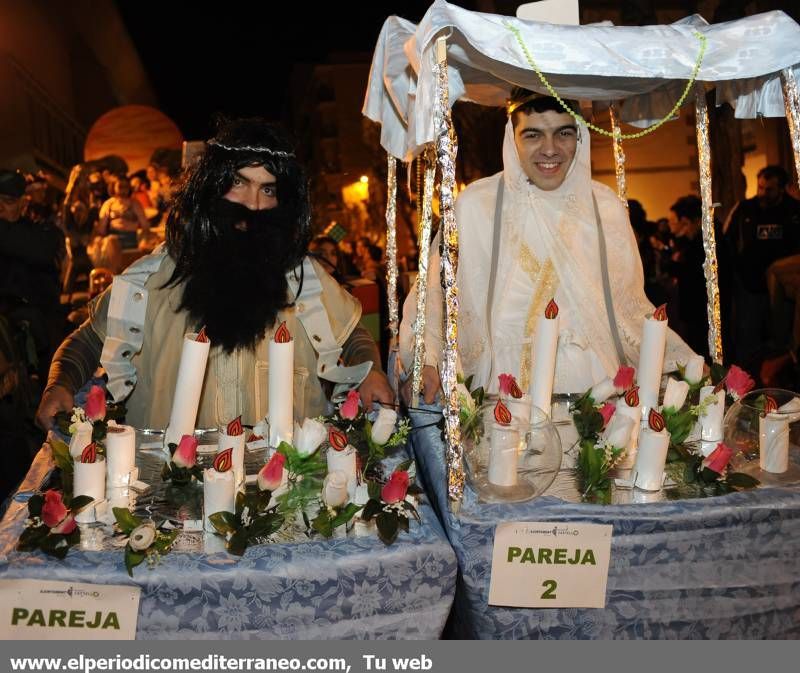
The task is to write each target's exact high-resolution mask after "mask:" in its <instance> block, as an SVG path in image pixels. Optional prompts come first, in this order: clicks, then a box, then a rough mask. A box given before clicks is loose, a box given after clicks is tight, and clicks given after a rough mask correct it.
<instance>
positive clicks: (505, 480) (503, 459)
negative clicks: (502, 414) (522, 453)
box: [489, 423, 519, 486]
mask: <svg viewBox="0 0 800 673" xmlns="http://www.w3.org/2000/svg"><path fill="white" fill-rule="evenodd" d="M518 462H519V430H517V429H516V428H515V427H513V426H504V425H500V424H499V423H493V424H492V435H491V440H490V443H489V483H491V484H495V485H496V486H516V485H517V463H518Z"/></svg>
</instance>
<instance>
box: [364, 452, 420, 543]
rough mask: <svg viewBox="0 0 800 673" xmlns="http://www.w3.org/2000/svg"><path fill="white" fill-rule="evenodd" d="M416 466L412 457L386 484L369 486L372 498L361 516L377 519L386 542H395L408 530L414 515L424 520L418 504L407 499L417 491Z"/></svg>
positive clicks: (381, 534)
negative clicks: (400, 534)
mask: <svg viewBox="0 0 800 673" xmlns="http://www.w3.org/2000/svg"><path fill="white" fill-rule="evenodd" d="M413 466H414V462H413V461H411V460H409V461H407V462H405V463H402V464H401V465H399V466H398V467H397V468H396V469H395V470H394V471H393V472H392V474H391V476H390V477H389V480H388V481H387V482H386V483H385V484H384V485H383V486H382V487H381V486H380V485H379V484H377V483H375V482H372V483H370V485H369V486H370V499H369V500H368V501H367V504H366V505H364V511H363V512H362V514H361V518H363V519H364V520H365V521H371V520H372V519H373V518H374V519H375V523H376V526H377V529H378V537H379V538H380V539H381V541H383V542H384V544H387V545H389V544H392V543H393V542H394V541H395V540H396V539H397V535H398V533H399V532H400V531H401V530H402V531H405V532H406V533H407V532H408V524H409V519H411V518H412V517H413V518H414V519H416V520H417V522H419V521H420V518H419V513H418V512H417V509H416V507H414V505H413V504H412V503H410V502H409V501H408V500H407V499H406V497H407V495H408V494H409V493H412V494H413V493H414V485H413V483H412V479H413V476H412V475H413V474H414V472H413V471H412V468H413ZM417 492H419V491H418V490H417Z"/></svg>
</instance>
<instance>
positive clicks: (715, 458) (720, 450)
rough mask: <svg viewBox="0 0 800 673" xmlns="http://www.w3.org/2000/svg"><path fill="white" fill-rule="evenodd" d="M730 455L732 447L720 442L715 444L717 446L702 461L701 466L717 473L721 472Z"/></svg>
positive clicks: (731, 455)
mask: <svg viewBox="0 0 800 673" xmlns="http://www.w3.org/2000/svg"><path fill="white" fill-rule="evenodd" d="M732 457H733V449H731V448H730V447H728V446H725V444H723V443H722V442H720V443H719V444H717V448H716V449H714V450H713V451H712V452H711V453H710V454H708V456H707V457H706V459H705V460H704V461H703V467H705V468H708V469H709V470H711V471H712V472H716V473H717V474H722V473H723V472H724V471H725V468H726V467H727V466H728V463H729V462H730V460H731V458H732Z"/></svg>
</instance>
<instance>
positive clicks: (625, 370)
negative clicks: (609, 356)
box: [614, 365, 636, 392]
mask: <svg viewBox="0 0 800 673" xmlns="http://www.w3.org/2000/svg"><path fill="white" fill-rule="evenodd" d="M635 376H636V370H635V369H634V368H633V367H626V366H625V365H622V366H621V367H620V368H619V369H618V370H617V375H616V376H615V377H614V387H615V388H616V389H617V391H618V392H622V391H623V390H628V389H630V387H631V386H632V385H633V379H634V377H635Z"/></svg>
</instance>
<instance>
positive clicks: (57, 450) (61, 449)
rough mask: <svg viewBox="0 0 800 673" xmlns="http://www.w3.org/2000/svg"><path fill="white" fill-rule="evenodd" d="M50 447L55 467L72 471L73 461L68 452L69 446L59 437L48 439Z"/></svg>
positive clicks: (64, 470) (63, 470)
mask: <svg viewBox="0 0 800 673" xmlns="http://www.w3.org/2000/svg"><path fill="white" fill-rule="evenodd" d="M50 449H51V451H52V452H53V462H55V464H56V467H58V469H59V470H61V471H62V472H72V471H73V469H74V463H73V460H72V456H71V455H70V454H69V446H67V445H66V444H65V443H64V442H62V441H61V440H60V439H52V440H50Z"/></svg>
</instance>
